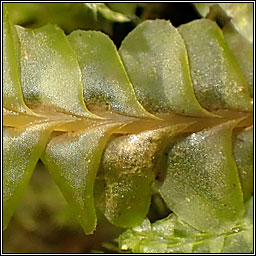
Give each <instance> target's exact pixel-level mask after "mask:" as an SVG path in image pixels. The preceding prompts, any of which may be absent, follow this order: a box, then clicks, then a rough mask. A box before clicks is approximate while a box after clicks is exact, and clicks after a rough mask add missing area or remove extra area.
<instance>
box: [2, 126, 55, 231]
mask: <svg viewBox="0 0 256 256" xmlns="http://www.w3.org/2000/svg"><path fill="white" fill-rule="evenodd" d="M51 126H52V124H50V123H41V124H34V125H31V126H29V127H24V128H20V129H18V128H10V127H8V128H4V130H3V229H5V228H6V227H7V225H8V223H9V220H10V218H11V217H12V215H13V213H14V211H15V209H16V206H17V205H18V203H19V201H20V199H21V197H22V196H23V194H24V191H25V188H26V186H27V184H28V182H29V179H30V177H31V175H32V173H33V170H34V168H35V166H36V163H37V161H38V159H39V157H40V155H41V154H42V152H43V150H44V147H45V144H46V142H47V139H48V137H49V135H50V132H51V130H52V127H51Z"/></svg>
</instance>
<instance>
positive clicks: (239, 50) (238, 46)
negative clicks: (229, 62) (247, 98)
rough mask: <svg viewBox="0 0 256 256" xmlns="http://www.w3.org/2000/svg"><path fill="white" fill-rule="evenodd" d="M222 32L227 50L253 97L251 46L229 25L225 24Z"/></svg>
mask: <svg viewBox="0 0 256 256" xmlns="http://www.w3.org/2000/svg"><path fill="white" fill-rule="evenodd" d="M222 30H223V34H224V37H225V40H226V42H227V44H228V47H229V49H230V50H231V52H232V54H233V55H234V56H235V58H236V60H237V62H238V65H239V67H240V68H241V70H242V72H243V74H244V76H245V77H246V79H247V82H248V86H249V91H250V95H251V97H253V44H252V43H251V42H249V41H248V40H247V39H246V38H245V37H243V36H242V35H241V34H240V33H239V32H238V31H237V30H236V29H235V28H234V27H233V25H232V24H231V23H228V24H226V25H225V26H224V28H223V29H222Z"/></svg>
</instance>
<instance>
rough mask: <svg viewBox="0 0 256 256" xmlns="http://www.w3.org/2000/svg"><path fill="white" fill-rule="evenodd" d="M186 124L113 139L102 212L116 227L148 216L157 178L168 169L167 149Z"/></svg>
mask: <svg viewBox="0 0 256 256" xmlns="http://www.w3.org/2000/svg"><path fill="white" fill-rule="evenodd" d="M185 127H186V125H183V126H182V125H179V126H168V127H164V128H159V129H153V130H150V131H145V132H141V133H138V134H134V135H127V136H120V137H117V138H113V139H112V140H111V141H110V142H109V143H108V145H107V146H106V149H105V151H104V154H103V157H102V161H101V166H100V174H101V176H103V177H104V180H105V186H104V190H103V192H102V193H104V196H102V195H101V197H100V199H99V200H101V199H102V198H104V201H105V202H100V203H101V204H104V205H103V206H102V207H101V210H102V211H103V212H104V214H105V216H106V218H107V219H108V220H109V221H110V222H111V223H113V224H114V225H117V226H121V227H126V228H127V227H133V226H135V225H138V224H139V223H140V222H141V221H142V220H143V219H144V218H145V216H146V214H147V212H148V210H149V206H150V201H151V194H152V188H151V186H152V183H153V181H154V180H155V176H156V175H158V174H159V173H160V172H162V170H163V169H164V168H165V166H164V165H163V162H164V157H165V155H164V150H165V148H166V146H167V144H168V142H169V141H170V138H171V137H172V136H174V135H175V134H176V133H177V132H179V131H181V130H182V129H184V128H185Z"/></svg>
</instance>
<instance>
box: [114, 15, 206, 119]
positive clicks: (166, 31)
mask: <svg viewBox="0 0 256 256" xmlns="http://www.w3.org/2000/svg"><path fill="white" fill-rule="evenodd" d="M119 51H120V55H121V57H122V60H123V62H124V66H125V68H126V70H127V73H128V76H129V78H130V80H131V82H132V84H133V86H134V90H135V93H136V96H137V98H138V100H139V101H140V102H141V104H142V105H143V106H144V107H145V109H146V110H148V111H149V112H151V113H160V114H164V113H170V112H174V113H177V114H184V115H190V116H210V114H209V113H208V112H207V111H205V110H204V109H203V108H202V107H201V106H200V105H199V103H198V102H197V100H196V98H195V95H194V91H193V87H192V83H191V78H190V74H189V66H188V56H187V52H186V48H185V44H184V41H183V39H182V37H181V36H180V34H179V32H178V31H177V29H175V28H174V27H173V26H172V25H171V24H170V22H168V21H164V20H154V21H145V22H143V23H141V24H140V25H139V26H137V27H136V28H135V29H134V30H133V31H132V32H131V33H130V34H129V35H128V36H127V37H126V38H125V39H124V41H123V42H122V45H121V47H120V50H119Z"/></svg>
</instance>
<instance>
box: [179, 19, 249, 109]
mask: <svg viewBox="0 0 256 256" xmlns="http://www.w3.org/2000/svg"><path fill="white" fill-rule="evenodd" d="M179 31H180V33H181V34H182V37H183V38H184V40H185V43H186V47H187V50H188V56H189V62H190V70H191V77H192V82H193V85H194V89H195V94H196V97H197V99H198V101H199V102H200V104H201V105H202V106H203V107H205V108H206V109H208V110H210V111H211V110H216V109H231V110H237V111H252V106H253V105H252V101H251V98H250V95H249V92H248V84H247V81H246V79H245V77H244V76H243V74H242V72H241V70H240V68H239V66H238V64H237V62H236V60H235V59H234V57H233V56H232V54H231V53H230V51H229V48H228V46H227V44H226V42H225V40H224V37H223V34H222V31H221V29H220V28H219V27H218V26H217V24H216V23H215V22H213V21H211V20H207V19H200V20H195V21H192V22H190V23H188V24H185V25H182V26H180V27H179Z"/></svg>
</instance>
